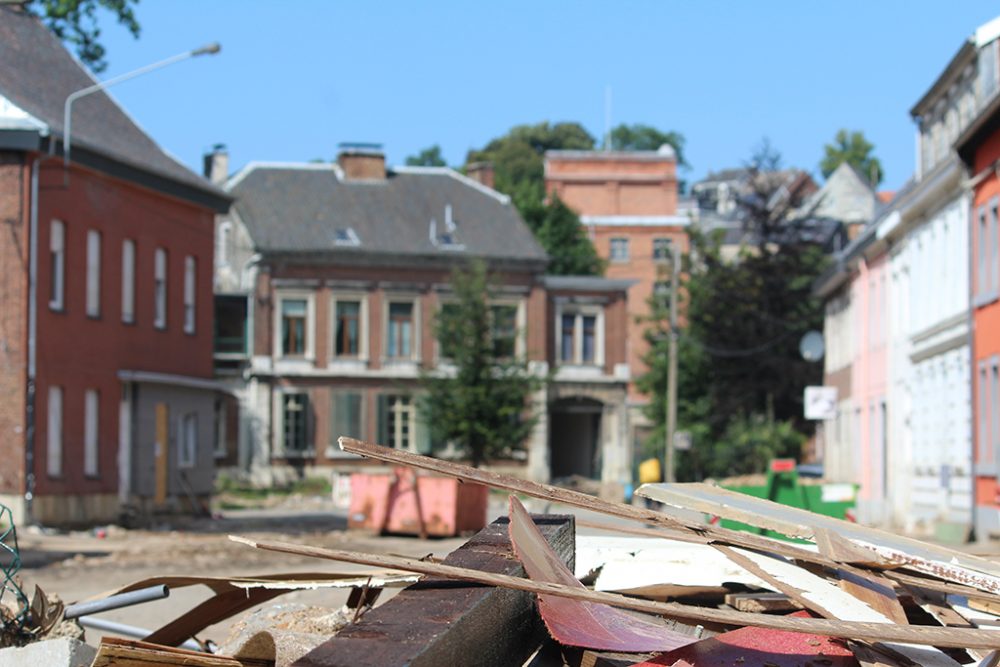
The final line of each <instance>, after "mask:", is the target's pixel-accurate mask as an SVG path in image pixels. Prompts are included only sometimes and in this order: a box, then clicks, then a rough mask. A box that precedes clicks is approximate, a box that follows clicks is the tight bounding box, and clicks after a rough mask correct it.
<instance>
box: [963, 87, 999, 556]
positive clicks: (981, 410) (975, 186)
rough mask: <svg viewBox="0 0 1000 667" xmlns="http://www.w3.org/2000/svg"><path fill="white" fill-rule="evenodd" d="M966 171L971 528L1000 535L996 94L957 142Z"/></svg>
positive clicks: (984, 534) (980, 535)
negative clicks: (968, 192) (968, 203)
mask: <svg viewBox="0 0 1000 667" xmlns="http://www.w3.org/2000/svg"><path fill="white" fill-rule="evenodd" d="M956 148H957V149H958V154H959V156H960V157H961V158H962V160H963V161H964V163H965V165H966V168H967V169H968V171H969V175H970V179H971V183H972V203H971V207H972V208H971V211H970V215H969V220H970V227H971V228H970V230H969V239H970V241H971V250H970V260H971V270H970V273H971V278H972V280H971V289H972V295H971V297H972V298H971V304H972V364H973V366H972V431H973V434H972V438H973V443H974V445H973V470H974V473H975V516H974V521H975V529H976V535H977V537H978V538H979V539H981V540H984V539H988V538H990V537H991V536H996V535H997V534H1000V483H998V472H1000V471H998V468H997V457H998V456H1000V219H998V207H1000V176H998V169H1000V97H995V98H994V99H993V101H992V102H991V103H990V104H989V105H988V106H987V107H986V108H984V109H983V111H982V112H981V113H980V115H979V116H978V117H977V118H976V120H975V121H974V122H972V124H970V125H969V127H968V129H967V130H966V131H965V132H964V133H962V135H961V136H960V137H959V139H958V141H957V142H956Z"/></svg>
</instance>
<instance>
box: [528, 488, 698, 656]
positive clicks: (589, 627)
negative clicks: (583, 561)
mask: <svg viewBox="0 0 1000 667" xmlns="http://www.w3.org/2000/svg"><path fill="white" fill-rule="evenodd" d="M510 541H511V543H512V544H513V545H514V553H515V554H516V555H517V557H518V558H519V559H520V561H521V563H522V564H523V565H524V570H525V572H527V573H528V576H529V577H530V578H531V579H532V580H533V581H544V582H549V583H556V584H561V585H563V586H569V587H573V588H579V589H581V590H586V589H585V587H584V585H583V584H581V583H580V582H579V581H578V580H577V579H576V577H574V576H573V572H572V571H570V569H569V568H568V567H566V565H565V564H564V563H563V562H562V560H560V559H559V556H558V555H557V554H556V552H555V551H553V550H552V547H550V546H549V544H548V542H546V541H545V538H544V537H542V534H541V533H540V532H539V530H538V528H537V527H536V526H535V523H534V522H533V521H532V520H531V517H530V516H529V515H528V512H527V510H525V509H524V505H522V504H521V502H520V501H519V500H518V499H517V498H516V497H515V496H513V495H512V496H510ZM538 611H539V612H540V613H541V616H542V620H543V621H545V627H547V628H548V630H549V633H550V634H551V635H552V637H553V638H554V639H556V640H557V641H559V642H560V643H562V644H568V645H570V646H581V647H583V648H592V649H598V650H601V651H629V652H634V653H645V652H649V651H669V650H671V649H675V648H679V647H681V646H686V645H687V644H690V643H691V642H693V641H696V640H695V639H694V638H692V637H689V636H687V635H683V634H681V633H679V632H676V631H675V630H673V629H671V628H670V626H669V625H667V623H666V621H664V620H663V619H661V618H658V617H656V616H650V615H646V614H636V613H634V612H630V611H625V610H623V609H616V608H615V607H611V606H608V605H606V604H600V603H597V602H590V601H585V600H570V599H568V598H564V597H557V596H554V595H546V594H541V593H540V594H539V595H538Z"/></svg>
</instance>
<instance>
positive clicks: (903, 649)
mask: <svg viewBox="0 0 1000 667" xmlns="http://www.w3.org/2000/svg"><path fill="white" fill-rule="evenodd" d="M717 548H718V549H719V550H720V551H722V552H723V553H725V554H726V555H727V556H729V557H730V558H732V559H733V561H734V562H736V563H738V564H740V565H742V566H743V567H745V568H747V569H748V570H749V571H751V572H753V573H754V574H756V575H758V576H759V577H761V578H762V579H764V580H765V581H768V582H769V583H771V584H773V585H774V586H775V587H777V588H778V589H779V590H781V592H782V593H785V594H786V595H788V596H789V597H790V598H792V599H793V600H795V601H796V602H799V603H800V604H802V605H803V606H804V607H806V608H807V609H811V610H812V611H815V612H816V613H818V614H820V615H821V616H824V617H826V618H828V619H843V620H846V621H863V622H868V623H876V624H877V623H884V624H886V625H887V626H888V625H893V627H896V628H900V629H903V628H905V627H907V626H898V625H895V624H894V623H893V620H892V618H890V617H889V616H887V615H886V614H884V613H882V612H880V611H879V610H877V609H875V608H873V607H872V606H870V605H869V604H867V603H866V602H864V601H862V600H861V599H858V598H857V597H855V596H853V595H850V594H849V593H847V592H845V591H844V590H842V589H841V588H839V587H838V586H837V585H836V584H834V583H832V582H830V581H827V580H826V579H823V578H822V577H819V576H817V575H815V574H813V573H812V572H809V571H807V570H805V569H803V568H801V567H798V566H796V565H794V564H792V563H789V562H788V561H785V560H782V559H779V558H772V557H770V556H765V555H764V554H759V553H756V552H753V551H748V550H745V549H738V548H730V547H725V546H719V547H717ZM923 629H924V628H923V627H921V628H920V630H923ZM854 639H868V638H865V637H860V636H858V637H854ZM869 641H871V640H869ZM874 641H877V642H878V645H877V646H876V648H882V647H884V648H885V649H887V650H888V652H889V653H891V654H899V655H902V656H904V657H905V658H907V659H909V660H912V661H914V662H915V663H916V664H918V665H924V666H925V667H959V663H957V662H955V661H954V660H953V659H951V658H950V657H949V656H948V655H946V654H945V653H944V652H942V651H940V650H939V649H936V648H933V647H925V646H913V645H912V644H906V643H902V642H898V641H893V640H892V639H890V638H889V637H885V638H881V639H877V640H874Z"/></svg>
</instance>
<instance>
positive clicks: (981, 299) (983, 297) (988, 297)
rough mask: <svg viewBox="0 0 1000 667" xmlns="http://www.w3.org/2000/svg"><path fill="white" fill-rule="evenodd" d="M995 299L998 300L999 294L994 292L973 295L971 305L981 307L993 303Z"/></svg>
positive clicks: (999, 298)
mask: <svg viewBox="0 0 1000 667" xmlns="http://www.w3.org/2000/svg"><path fill="white" fill-rule="evenodd" d="M997 301H1000V294H997V293H996V292H986V293H984V294H980V295H979V296H977V297H975V298H974V299H973V300H972V305H973V307H974V308H983V307H985V306H989V305H991V304H994V303H996V302H997Z"/></svg>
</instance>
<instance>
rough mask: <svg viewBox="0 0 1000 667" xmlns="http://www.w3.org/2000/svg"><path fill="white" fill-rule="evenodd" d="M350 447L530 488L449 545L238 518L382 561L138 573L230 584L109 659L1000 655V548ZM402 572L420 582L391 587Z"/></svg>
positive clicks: (106, 647) (779, 662)
mask: <svg viewBox="0 0 1000 667" xmlns="http://www.w3.org/2000/svg"><path fill="white" fill-rule="evenodd" d="M341 446H342V448H343V449H345V450H346V451H348V452H351V453H353V454H358V455H361V456H365V457H368V458H372V459H376V460H380V461H384V462H387V463H390V464H392V465H397V466H399V465H402V466H409V467H411V468H413V469H415V470H424V471H431V472H433V473H435V474H437V475H446V476H450V477H453V478H456V479H458V480H459V481H461V482H463V483H476V484H483V485H485V486H489V487H492V488H496V489H502V490H506V491H508V492H511V494H512V495H511V496H510V515H509V517H501V518H498V519H497V520H496V521H494V522H493V523H492V524H490V525H488V526H487V527H486V528H484V529H483V530H482V531H480V533H478V534H477V535H475V536H474V537H473V538H472V539H470V540H468V541H467V542H466V543H465V544H464V545H463V546H462V547H460V548H459V549H457V550H455V551H454V552H452V553H451V554H450V555H449V556H448V557H447V558H445V559H444V560H443V561H440V562H439V561H434V560H430V559H415V558H405V557H402V556H394V555H388V554H379V553H365V552H357V551H346V550H341V549H324V548H319V547H316V546H311V545H308V544H294V543H288V542H280V541H262V540H256V539H249V538H244V537H239V536H232V537H231V539H233V540H234V541H235V542H237V543H241V545H240V546H238V545H236V544H234V545H233V549H245V548H246V547H248V546H249V547H252V548H255V549H259V550H263V551H271V552H277V553H283V554H294V555H296V556H299V557H303V556H304V557H309V558H315V559H320V560H332V561H337V562H345V563H353V564H359V565H365V566H367V567H369V568H375V569H372V570H369V571H366V572H363V573H358V572H341V573H323V572H321V571H317V572H315V573H309V574H295V575H288V574H286V575H262V576H255V577H231V578H219V577H197V576H186V577H178V576H164V577H156V578H153V579H146V580H143V581H140V582H136V583H134V584H132V585H130V586H126V587H124V588H122V589H119V590H118V591H115V593H123V592H128V591H133V590H139V589H142V588H144V587H148V586H153V585H167V586H171V587H182V586H195V585H202V586H207V587H208V588H209V589H211V591H212V593H213V597H211V598H209V599H208V600H206V601H205V602H203V603H201V604H200V605H198V606H196V607H195V608H194V609H192V610H190V611H188V612H187V613H185V614H182V615H181V616H180V617H179V618H175V619H164V623H163V625H162V627H160V628H159V629H156V630H153V631H150V632H149V633H148V634H147V635H144V636H143V637H141V640H142V641H132V640H114V639H107V638H106V639H105V640H103V641H102V644H101V647H100V650H99V651H98V653H97V656H96V657H95V658H94V660H93V663H92V665H93V667H113V666H118V667H127V666H132V665H140V664H141V665H143V666H144V667H145V666H151V665H189V666H191V667H198V666H203V667H206V666H212V667H234V666H236V665H241V666H245V667H247V666H251V665H252V666H258V665H260V666H262V665H278V666H280V667H284V665H296V666H300V667H336V666H340V665H345V666H346V665H351V667H359V666H363V665H373V666H374V665H379V666H382V665H404V664H405V665H451V664H456V665H464V664H474V665H529V666H530V667H546V666H549V665H553V666H557V667H562V666H570V667H582V666H583V665H588V666H595V667H596V666H603V667H608V666H611V665H614V666H619V665H644V666H646V665H648V666H652V665H662V666H673V667H684V666H688V667H699V666H707V665H721V664H725V665H730V664H732V665H740V666H741V667H753V666H754V665H756V666H759V667H771V666H779V667H785V666H788V667H791V666H793V665H794V666H799V665H816V666H820V665H826V666H833V667H856V666H857V667H861V666H864V667H869V666H879V665H881V666H885V667H896V666H903V665H906V666H910V665H921V666H928V667H957V666H959V665H968V664H974V665H977V666H978V667H995V666H996V665H997V664H998V662H1000V563H997V562H995V561H992V560H988V559H985V558H980V557H976V556H973V555H970V554H967V553H962V552H959V551H955V550H953V549H949V548H947V547H943V546H938V545H931V544H927V543H923V542H919V541H916V540H910V539H907V538H904V537H901V536H898V535H894V534H891V533H886V532H884V531H879V530H876V529H872V528H867V527H864V526H859V525H856V524H850V523H846V522H843V521H839V520H837V519H833V518H831V517H827V516H822V515H818V514H812V513H809V512H806V511H804V510H797V509H794V508H788V507H784V506H780V505H776V504H774V503H771V502H768V501H766V500H761V499H759V498H752V497H749V496H743V495H740V494H735V493H733V492H730V491H726V490H725V489H720V488H718V487H714V486H711V485H706V484H662V485H661V484H655V485H645V486H643V487H641V488H640V489H638V490H637V493H638V494H639V495H642V496H645V497H647V498H651V499H653V500H656V501H658V502H661V503H666V504H667V505H669V506H671V507H675V508H681V509H685V510H696V511H698V512H704V513H706V514H709V515H711V516H718V517H722V518H725V519H731V520H735V521H739V522H741V523H744V524H747V525H749V526H754V527H759V528H762V529H767V530H771V531H777V532H780V533H782V534H783V535H785V536H787V537H788V538H789V539H787V540H779V539H774V538H771V537H765V536H763V535H757V534H752V533H747V532H739V531H734V530H729V529H726V528H721V527H719V526H715V525H711V524H709V523H702V522H698V521H696V520H694V519H692V518H690V517H689V515H687V514H681V515H676V514H665V513H662V512H657V511H653V510H650V509H646V508H642V507H636V506H631V505H624V504H621V503H615V502H610V501H606V500H602V499H600V498H595V497H593V496H589V495H586V494H583V493H579V492H576V491H573V490H568V489H563V488H558V487H553V486H548V485H544V484H538V483H535V482H530V481H526V480H521V479H516V478H513V477H509V476H505V475H500V474H498V473H493V472H488V471H484V470H480V469H474V468H468V467H465V466H461V465H458V464H455V463H451V462H448V461H441V460H437V459H431V458H428V457H423V456H418V455H416V454H412V453H409V452H406V451H401V450H395V449H389V448H384V447H379V446H377V445H371V444H368V443H363V442H360V441H356V440H351V439H348V438H341ZM513 494H517V495H519V496H522V497H523V496H530V497H535V498H539V499H541V500H543V501H544V502H546V503H547V504H553V503H558V504H560V505H563V506H568V507H571V508H578V509H583V510H588V511H590V512H594V513H599V514H604V515H608V516H610V517H615V518H617V520H618V523H614V524H612V523H605V522H593V521H590V522H580V523H586V524H587V525H588V527H595V526H597V527H599V528H600V529H601V531H602V532H604V533H605V534H604V535H599V536H596V535H586V536H578V535H576V526H577V522H576V520H575V518H574V517H573V516H572V515H560V514H544V515H529V514H528V513H527V512H526V510H525V509H524V507H523V506H522V504H521V502H520V501H519V500H518V498H517V496H516V495H513ZM622 520H629V521H632V522H634V523H635V524H636V525H634V526H628V525H625V524H624V523H622ZM607 533H611V534H607ZM274 557H275V559H278V558H280V556H278V555H275V556H274ZM276 562H278V561H277V560H276ZM386 586H406V588H405V589H403V590H402V591H401V592H400V593H399V594H397V595H396V596H395V597H393V598H392V599H391V600H389V601H388V602H385V603H384V604H381V605H378V606H375V602H376V599H377V598H378V594H379V592H381V590H382V588H383V587H386ZM306 587H326V588H334V587H350V589H351V591H352V593H351V596H350V599H349V601H348V606H347V607H345V608H341V609H328V608H323V607H307V606H304V605H297V604H277V605H276V604H271V605H270V606H262V605H264V604H265V603H269V602H270V601H271V600H272V599H273V598H275V597H277V596H278V595H280V594H281V593H283V592H287V591H290V590H299V589H301V588H306ZM60 609H61V607H60ZM239 614H245V616H244V617H243V618H242V619H241V620H240V621H239V622H238V623H237V625H236V627H235V628H234V632H233V634H232V636H231V637H230V638H229V639H228V640H226V641H225V642H224V643H223V644H222V646H220V647H217V648H216V649H215V650H216V651H217V653H210V652H206V651H202V652H193V651H187V650H184V649H179V648H176V646H178V645H179V644H180V643H181V642H183V641H185V640H191V639H194V638H196V637H195V636H196V635H200V634H201V633H203V632H204V631H205V629H206V628H208V627H209V626H210V625H212V624H214V623H216V622H218V621H219V620H221V619H223V618H227V617H230V616H233V617H235V616H236V615H239ZM200 645H201V646H202V647H205V648H213V645H212V644H210V643H208V642H204V641H202V642H201V643H200ZM4 664H6V663H4ZM59 667H62V664H60V666H59ZM72 667H76V665H73V666H72Z"/></svg>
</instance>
